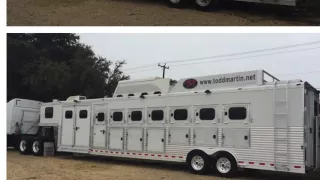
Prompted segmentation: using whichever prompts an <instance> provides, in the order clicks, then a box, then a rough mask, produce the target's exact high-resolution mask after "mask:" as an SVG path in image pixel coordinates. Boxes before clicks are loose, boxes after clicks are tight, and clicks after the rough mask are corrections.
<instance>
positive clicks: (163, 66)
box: [158, 63, 169, 78]
mask: <svg viewBox="0 0 320 180" xmlns="http://www.w3.org/2000/svg"><path fill="white" fill-rule="evenodd" d="M166 64H167V63H164V65H160V63H159V64H158V66H159V67H161V68H162V78H164V75H165V72H166V69H169V66H166Z"/></svg>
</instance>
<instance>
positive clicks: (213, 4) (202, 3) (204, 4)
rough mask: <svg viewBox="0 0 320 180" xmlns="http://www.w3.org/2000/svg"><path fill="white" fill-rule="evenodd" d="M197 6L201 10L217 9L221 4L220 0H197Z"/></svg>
mask: <svg viewBox="0 0 320 180" xmlns="http://www.w3.org/2000/svg"><path fill="white" fill-rule="evenodd" d="M195 4H196V8H197V9H198V10H200V11H208V10H210V9H216V8H217V7H218V6H219V0H195Z"/></svg>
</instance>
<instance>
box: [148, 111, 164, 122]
mask: <svg viewBox="0 0 320 180" xmlns="http://www.w3.org/2000/svg"><path fill="white" fill-rule="evenodd" d="M151 119H152V120H153V121H162V120H163V111H162V110H153V111H152V112H151Z"/></svg>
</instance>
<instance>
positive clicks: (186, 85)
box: [183, 79, 198, 89]
mask: <svg viewBox="0 0 320 180" xmlns="http://www.w3.org/2000/svg"><path fill="white" fill-rule="evenodd" d="M197 85H198V81H197V80H195V79H187V80H185V81H184V82H183V87H184V88H186V89H192V88H194V87H196V86H197Z"/></svg>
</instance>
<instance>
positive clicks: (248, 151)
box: [166, 127, 304, 173]
mask: <svg viewBox="0 0 320 180" xmlns="http://www.w3.org/2000/svg"><path fill="white" fill-rule="evenodd" d="M279 133H283V137H286V135H285V133H284V132H279ZM288 133H289V134H288V137H289V141H288V147H289V150H288V155H289V157H288V159H289V161H288V167H289V172H297V173H304V153H303V152H304V151H303V149H302V148H301V146H302V145H303V128H302V127H291V128H290V129H289V131H288ZM218 134H219V137H218V138H219V140H218V141H219V146H216V147H214V146H191V145H190V146H179V145H167V146H166V153H167V154H173V155H181V156H186V155H187V154H188V152H190V151H191V150H192V149H196V148H204V147H208V148H213V149H215V148H217V149H220V150H221V149H222V150H227V151H230V152H233V153H234V154H235V155H236V158H237V160H238V162H241V164H240V163H239V165H241V166H242V167H248V168H256V169H269V170H275V169H274V167H273V165H274V163H275V157H274V152H275V146H274V128H273V127H268V128H266V127H261V128H251V130H250V137H251V138H250V147H246V148H244V147H223V146H222V145H221V144H222V138H221V129H219V133H218ZM276 150H277V152H279V151H282V152H284V153H287V144H284V145H280V146H279V147H276ZM279 161H280V162H281V161H282V162H283V163H286V162H287V158H286V156H285V158H283V159H281V158H279V157H278V158H277V162H279Z"/></svg>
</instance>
